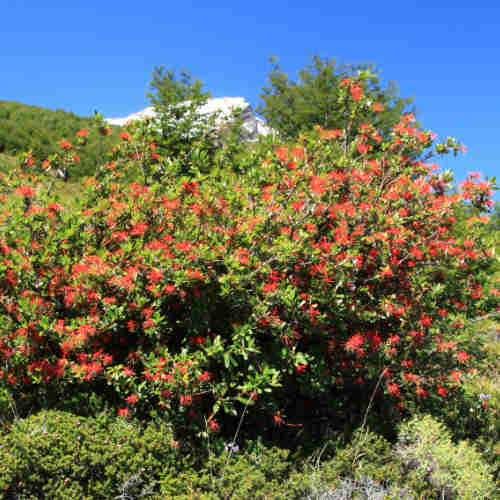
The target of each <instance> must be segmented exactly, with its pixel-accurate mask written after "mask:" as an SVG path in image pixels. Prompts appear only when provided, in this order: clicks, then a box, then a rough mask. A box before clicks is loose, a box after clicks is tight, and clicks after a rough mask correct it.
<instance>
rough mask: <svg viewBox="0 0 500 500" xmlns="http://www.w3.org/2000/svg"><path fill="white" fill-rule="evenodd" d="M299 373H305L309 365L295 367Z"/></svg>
mask: <svg viewBox="0 0 500 500" xmlns="http://www.w3.org/2000/svg"><path fill="white" fill-rule="evenodd" d="M295 370H297V373H304V372H305V371H306V370H307V364H300V365H297V366H296V367H295Z"/></svg>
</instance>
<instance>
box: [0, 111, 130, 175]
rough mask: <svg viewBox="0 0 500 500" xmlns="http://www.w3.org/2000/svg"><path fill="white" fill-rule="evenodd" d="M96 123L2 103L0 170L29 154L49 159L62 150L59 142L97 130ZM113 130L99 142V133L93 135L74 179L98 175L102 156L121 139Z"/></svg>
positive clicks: (74, 116) (85, 118)
mask: <svg viewBox="0 0 500 500" xmlns="http://www.w3.org/2000/svg"><path fill="white" fill-rule="evenodd" d="M93 123H94V120H93V119H92V118H88V117H83V116H78V115H76V114H74V113H69V112H67V111H63V110H57V111H51V110H49V109H46V108H42V107H39V106H28V105H26V104H21V103H19V102H15V101H0V168H1V167H2V163H4V164H5V163H6V162H7V163H11V162H12V157H16V156H17V155H19V154H21V153H24V152H27V151H31V152H32V153H33V155H34V156H35V157H36V158H38V159H40V160H46V159H48V158H50V156H51V155H53V154H55V153H57V152H59V151H60V146H59V144H58V143H59V141H60V140H62V139H66V140H70V139H71V138H73V137H74V136H75V133H76V132H77V131H78V130H81V129H88V130H93V129H95V127H94V125H93ZM110 130H111V133H110V134H109V135H108V136H106V137H101V138H100V140H96V139H97V137H98V133H97V132H96V131H93V132H91V134H92V135H91V136H90V137H89V139H91V141H90V142H91V144H90V145H89V147H88V148H86V150H85V152H84V153H82V155H81V157H80V161H79V164H78V167H77V168H75V169H74V170H73V171H72V175H73V176H74V177H76V178H78V177H83V176H85V175H92V174H93V173H94V172H95V168H96V165H97V162H98V159H99V157H100V155H102V153H103V152H105V151H108V150H109V149H110V147H111V146H112V144H114V143H115V142H116V141H117V139H118V135H119V130H120V127H110ZM5 155H7V156H5Z"/></svg>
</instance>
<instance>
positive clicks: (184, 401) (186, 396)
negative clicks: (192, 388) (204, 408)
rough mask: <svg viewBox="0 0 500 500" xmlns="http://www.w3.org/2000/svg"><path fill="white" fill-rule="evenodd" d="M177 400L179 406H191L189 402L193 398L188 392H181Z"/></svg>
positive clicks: (191, 401)
mask: <svg viewBox="0 0 500 500" xmlns="http://www.w3.org/2000/svg"><path fill="white" fill-rule="evenodd" d="M179 402H180V404H181V406H191V404H192V403H193V398H192V396H190V395H189V394H182V395H181V397H180V399H179Z"/></svg>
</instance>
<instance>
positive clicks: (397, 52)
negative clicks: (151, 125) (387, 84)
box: [0, 0, 500, 199]
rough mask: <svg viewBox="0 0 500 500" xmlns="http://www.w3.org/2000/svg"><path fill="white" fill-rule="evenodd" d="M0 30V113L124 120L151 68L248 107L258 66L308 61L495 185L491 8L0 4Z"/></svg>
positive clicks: (142, 100)
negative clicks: (1, 108)
mask: <svg viewBox="0 0 500 500" xmlns="http://www.w3.org/2000/svg"><path fill="white" fill-rule="evenodd" d="M0 24H1V30H0V47H1V63H2V70H1V78H0V99H5V100H16V101H20V102H22V103H25V104H33V105H39V106H44V107H47V108H50V109H58V108H59V109H64V110H68V111H73V112H75V113H77V114H81V115H91V114H92V113H93V111H94V110H95V109H97V110H99V111H100V112H102V113H103V114H104V115H105V116H106V117H118V116H126V115H128V114H130V113H133V112H135V111H138V110H140V109H142V108H144V107H146V106H147V105H148V104H149V102H148V100H147V98H146V96H145V94H146V91H147V90H148V85H149V82H150V81H151V73H152V70H153V67H154V66H158V65H165V66H167V68H177V69H181V68H187V69H189V70H190V71H191V72H192V74H193V76H196V77H198V78H200V79H201V80H202V81H204V82H205V84H206V88H207V89H208V90H210V91H211V93H212V95H214V96H216V97H219V96H234V97H236V96H241V97H245V98H246V99H247V100H248V101H250V103H251V104H252V105H253V106H254V107H255V106H256V105H257V104H258V102H259V96H258V95H259V93H260V92H261V89H262V87H263V86H264V85H265V84H266V82H267V75H268V74H269V71H270V69H271V65H270V64H269V62H268V58H269V56H277V57H278V58H279V61H280V65H281V67H282V68H283V69H284V70H285V71H286V72H287V73H288V74H289V75H290V76H291V77H293V78H295V76H296V72H297V71H298V70H299V69H301V68H303V67H304V66H305V65H306V64H307V63H308V62H309V56H311V55H314V54H319V55H321V56H322V57H337V58H338V60H339V61H341V62H347V63H364V62H373V63H375V64H376V65H377V67H378V68H379V69H380V70H381V72H382V73H381V77H382V78H383V80H384V81H389V80H392V81H395V82H396V83H397V84H398V86H399V89H400V94H401V95H402V96H404V97H409V96H413V97H414V98H415V101H414V104H415V106H416V108H417V116H418V118H419V121H420V122H421V123H422V124H423V125H424V126H425V127H426V128H428V129H430V130H433V131H434V132H435V133H437V134H438V135H439V136H440V137H446V136H448V135H450V136H454V137H457V138H458V139H460V140H461V141H462V142H463V143H464V144H465V145H466V146H467V147H468V152H467V153H466V155H465V156H462V157H457V158H456V159H454V158H450V159H446V160H445V161H442V162H441V165H442V166H443V168H451V169H452V170H453V171H454V172H455V174H456V177H457V179H458V180H462V179H463V178H464V176H465V174H466V173H467V172H469V171H481V172H483V173H484V174H486V175H489V176H493V175H497V174H500V153H499V149H500V2H498V0H476V1H474V2H466V1H465V0H454V1H449V0H433V1H429V0H418V1H408V0H407V1H405V2H402V1H400V0H398V1H393V0H383V1H382V2H374V1H373V0H370V1H367V0H357V1H354V2H336V1H332V0H329V1H314V0H311V1H304V0H301V1H295V0H288V1H282V0H274V1H265V2H264V1H261V0H253V1H252V2H239V1H238V0H232V1H217V0H211V1H209V2H207V1H203V2H202V1H189V0H185V1H180V2H171V1H168V0H157V1H151V0H135V1H130V0H120V1H116V0H100V1H97V0H86V1H81V0H73V1H71V2H70V1H68V0H43V1H42V0H2V2H1V4H0ZM495 198H496V199H500V198H499V196H498V192H497V194H496V195H495Z"/></svg>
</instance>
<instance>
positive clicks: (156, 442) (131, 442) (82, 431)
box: [0, 410, 191, 500]
mask: <svg viewBox="0 0 500 500" xmlns="http://www.w3.org/2000/svg"><path fill="white" fill-rule="evenodd" d="M177 447H178V444H177V443H176V442H175V441H174V440H173V436H172V433H171V431H170V429H169V427H168V426H167V425H166V424H153V423H150V424H149V425H148V426H147V427H145V428H142V427H141V426H139V425H138V424H134V423H132V422H127V421H124V420H123V419H117V418H115V417H111V416H110V415H109V414H106V413H104V412H103V413H101V414H100V415H98V416H97V417H95V418H85V417H79V416H76V415H73V414H71V413H67V412H57V411H52V410H51V411H42V412H40V413H39V414H37V415H35V416H31V417H29V418H26V419H22V420H17V421H16V422H15V423H14V424H13V425H12V428H11V430H10V432H9V433H8V434H6V435H4V436H3V438H2V442H1V445H0V493H1V494H2V495H3V496H2V498H5V499H14V498H16V499H17V498H36V499H38V498H50V499H54V500H56V499H71V500H74V499H76V498H78V499H110V498H115V497H117V496H118V495H122V496H123V495H128V496H123V498H136V496H133V495H140V494H141V493H147V492H148V491H150V492H151V494H153V493H155V492H158V484H159V482H160V481H161V479H162V475H164V474H171V473H174V472H173V471H178V470H180V468H186V467H189V463H190V460H191V459H190V458H189V455H183V458H181V454H180V452H179V451H178V450H177Z"/></svg>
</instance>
